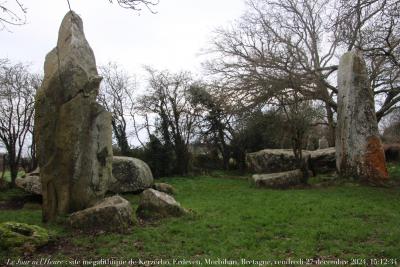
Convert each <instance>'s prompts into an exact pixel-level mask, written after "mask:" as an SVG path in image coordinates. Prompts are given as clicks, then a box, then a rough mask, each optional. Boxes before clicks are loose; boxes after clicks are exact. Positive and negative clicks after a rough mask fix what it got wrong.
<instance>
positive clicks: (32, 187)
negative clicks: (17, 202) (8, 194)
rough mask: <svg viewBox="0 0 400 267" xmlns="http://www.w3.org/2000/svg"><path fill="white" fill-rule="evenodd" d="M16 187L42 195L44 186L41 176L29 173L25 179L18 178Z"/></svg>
mask: <svg viewBox="0 0 400 267" xmlns="http://www.w3.org/2000/svg"><path fill="white" fill-rule="evenodd" d="M15 185H16V186H17V187H19V188H21V189H23V190H24V191H26V192H28V193H31V194H35V195H41V194H42V184H41V182H40V176H39V175H37V174H32V173H29V174H27V175H26V176H25V177H18V178H16V179H15Z"/></svg>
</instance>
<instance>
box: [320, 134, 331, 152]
mask: <svg viewBox="0 0 400 267" xmlns="http://www.w3.org/2000/svg"><path fill="white" fill-rule="evenodd" d="M328 147H329V143H328V139H326V137H325V136H323V137H321V138H320V139H319V140H318V149H325V148H328Z"/></svg>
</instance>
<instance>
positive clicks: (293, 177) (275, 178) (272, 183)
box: [249, 170, 303, 189]
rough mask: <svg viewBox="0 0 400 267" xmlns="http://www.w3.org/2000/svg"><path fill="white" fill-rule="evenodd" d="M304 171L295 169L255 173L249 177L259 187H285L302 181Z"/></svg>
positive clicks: (251, 182)
mask: <svg viewBox="0 0 400 267" xmlns="http://www.w3.org/2000/svg"><path fill="white" fill-rule="evenodd" d="M302 178H303V172H302V171H301V170H293V171H287V172H278V173H269V174H254V175H253V176H251V177H250V178H249V182H250V184H252V185H254V186H256V187H259V188H273V189H285V188H288V187H290V186H293V185H298V184H300V183H301V180H302Z"/></svg>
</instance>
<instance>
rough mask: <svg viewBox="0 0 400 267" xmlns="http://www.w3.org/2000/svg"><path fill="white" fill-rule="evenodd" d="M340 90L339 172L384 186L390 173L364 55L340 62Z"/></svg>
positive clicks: (348, 56) (349, 55) (350, 54)
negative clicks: (387, 167)
mask: <svg viewBox="0 0 400 267" xmlns="http://www.w3.org/2000/svg"><path fill="white" fill-rule="evenodd" d="M338 89H339V95H338V123H337V127H336V129H337V132H336V167H337V170H338V172H339V174H340V175H341V176H344V177H355V178H359V179H361V180H363V181H366V182H370V183H378V184H380V183H382V182H383V181H386V180H387V179H388V173H387V169H386V162H385V154H384V151H383V148H382V144H381V140H380V138H379V132H378V125H377V121H376V115H375V107H374V97H373V92H372V90H371V88H370V85H369V80H368V74H367V70H366V65H365V62H364V60H363V58H362V55H361V54H359V53H357V52H354V51H352V52H348V53H346V54H344V55H343V56H342V58H341V59H340V63H339V73H338Z"/></svg>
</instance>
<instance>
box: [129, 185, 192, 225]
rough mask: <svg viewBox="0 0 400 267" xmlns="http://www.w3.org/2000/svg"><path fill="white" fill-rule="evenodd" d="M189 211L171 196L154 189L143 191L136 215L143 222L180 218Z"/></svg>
mask: <svg viewBox="0 0 400 267" xmlns="http://www.w3.org/2000/svg"><path fill="white" fill-rule="evenodd" d="M185 214H187V211H186V210H185V209H184V208H182V207H181V205H180V204H179V203H178V202H177V201H176V200H175V199H174V198H173V197H172V196H170V195H168V194H166V193H163V192H159V191H157V190H154V189H147V190H145V191H143V193H142V195H141V198H140V202H139V207H138V208H137V210H136V215H137V217H138V218H140V219H142V220H158V219H162V218H166V217H180V216H182V215H185Z"/></svg>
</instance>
